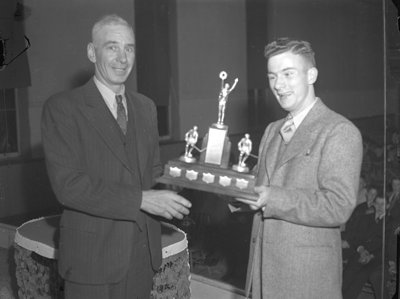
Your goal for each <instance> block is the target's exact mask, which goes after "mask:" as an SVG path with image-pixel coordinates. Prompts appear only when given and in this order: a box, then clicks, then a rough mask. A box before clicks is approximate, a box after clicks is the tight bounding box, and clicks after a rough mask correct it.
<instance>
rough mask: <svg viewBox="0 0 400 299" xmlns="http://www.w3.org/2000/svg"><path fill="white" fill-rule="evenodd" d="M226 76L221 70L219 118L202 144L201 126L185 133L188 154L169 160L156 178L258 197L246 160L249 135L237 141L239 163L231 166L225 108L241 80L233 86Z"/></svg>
mask: <svg viewBox="0 0 400 299" xmlns="http://www.w3.org/2000/svg"><path fill="white" fill-rule="evenodd" d="M227 77H228V74H227V73H226V72H225V71H222V72H220V74H219V78H220V79H221V90H220V92H219V95H218V120H217V122H216V123H213V124H212V125H211V126H210V127H209V128H208V133H206V134H205V136H204V137H203V139H202V143H201V147H200V148H198V147H197V146H196V144H197V141H198V137H199V134H198V127H197V126H194V127H193V128H192V129H190V130H189V131H187V132H186V134H185V142H186V145H185V154H183V155H182V156H180V157H179V158H177V159H172V160H169V161H168V162H167V164H166V165H165V166H164V173H163V175H162V176H161V177H160V178H158V179H157V181H158V182H159V183H164V184H169V185H177V186H180V187H184V188H189V189H196V190H201V191H207V192H212V193H216V194H222V195H227V196H231V197H234V198H247V199H250V200H257V199H258V194H256V193H255V192H254V185H255V175H254V174H253V173H251V171H250V170H249V167H248V166H247V165H246V163H245V162H246V160H247V158H248V157H249V156H253V155H251V149H252V142H251V140H250V135H249V134H245V136H244V137H243V138H242V140H241V141H240V142H239V143H238V148H239V152H240V157H239V161H238V164H237V165H234V166H232V167H230V166H229V159H230V153H231V142H230V140H229V137H228V126H227V125H226V124H224V118H225V109H226V104H227V102H228V97H229V95H230V93H231V92H232V91H233V90H234V88H235V87H236V85H237V83H238V81H239V80H238V79H237V78H236V79H235V80H234V82H233V84H232V86H231V85H230V84H229V83H226V82H225V80H226V79H227ZM194 150H196V151H197V152H199V153H200V157H199V158H198V160H197V159H196V158H195V157H194V156H193V151H194ZM253 157H255V156H253Z"/></svg>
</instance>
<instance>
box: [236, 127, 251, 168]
mask: <svg viewBox="0 0 400 299" xmlns="http://www.w3.org/2000/svg"><path fill="white" fill-rule="evenodd" d="M238 149H239V152H240V155H239V161H238V164H236V165H233V166H232V169H233V170H235V171H237V172H246V173H247V172H249V167H247V165H246V163H245V162H246V160H247V158H248V157H249V156H250V155H251V150H252V142H251V140H250V134H244V137H243V138H242V139H241V140H240V141H239V143H238Z"/></svg>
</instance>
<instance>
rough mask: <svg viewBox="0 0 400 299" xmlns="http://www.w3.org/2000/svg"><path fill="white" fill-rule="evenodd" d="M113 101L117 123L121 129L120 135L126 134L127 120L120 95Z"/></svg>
mask: <svg viewBox="0 0 400 299" xmlns="http://www.w3.org/2000/svg"><path fill="white" fill-rule="evenodd" d="M115 99H116V100H117V123H118V125H119V127H120V128H121V130H122V133H124V134H126V128H127V125H128V119H127V117H126V111H125V107H124V104H122V95H120V94H117V95H116V96H115Z"/></svg>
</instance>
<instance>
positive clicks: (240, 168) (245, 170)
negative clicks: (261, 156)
mask: <svg viewBox="0 0 400 299" xmlns="http://www.w3.org/2000/svg"><path fill="white" fill-rule="evenodd" d="M232 169H233V170H235V171H237V172H243V173H248V172H249V168H248V167H247V166H241V165H233V166H232Z"/></svg>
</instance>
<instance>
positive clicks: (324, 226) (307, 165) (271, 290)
mask: <svg viewBox="0 0 400 299" xmlns="http://www.w3.org/2000/svg"><path fill="white" fill-rule="evenodd" d="M264 54H265V58H266V60H267V68H268V73H267V78H268V81H269V86H270V88H271V90H272V93H273V94H274V96H275V97H276V99H277V101H278V103H279V105H280V106H281V107H282V109H283V110H285V111H286V112H288V116H287V117H286V118H285V119H280V120H278V121H275V122H272V123H270V124H269V125H268V126H267V128H266V130H265V133H264V135H263V137H262V140H261V143H260V148H259V155H258V156H259V159H258V164H257V181H256V187H255V188H254V190H255V192H256V193H258V195H259V197H258V200H254V201H253V200H247V199H241V198H238V199H237V200H239V201H240V202H242V203H246V204H248V205H249V206H250V207H251V208H252V209H254V210H257V211H258V212H257V214H256V216H255V218H254V224H253V232H252V240H253V241H252V242H251V244H254V249H253V248H252V249H251V252H253V250H254V254H253V255H251V256H253V258H251V260H252V261H251V264H250V265H252V266H251V270H250V273H252V274H251V275H252V296H253V297H252V298H254V299H257V298H274V299H279V298H297V299H302V298H303V299H321V298H330V299H339V298H342V294H341V288H342V248H341V237H340V225H342V224H343V223H345V222H346V221H347V220H348V218H349V217H350V215H351V213H352V211H353V209H354V207H355V205H356V200H357V191H358V187H359V178H360V170H361V160H362V150H363V147H362V138H361V134H360V132H359V130H358V129H357V128H356V127H355V126H354V125H353V124H352V123H351V122H350V121H349V120H347V119H346V118H344V117H343V116H341V115H339V114H338V113H336V112H334V111H332V110H331V109H329V108H328V107H327V106H326V105H325V104H324V102H323V101H322V99H320V98H318V97H317V96H316V94H315V90H314V83H315V82H316V81H317V77H318V70H317V68H316V63H315V57H314V51H313V49H312V48H311V45H310V43H309V42H307V41H301V40H295V39H290V38H280V39H278V40H276V41H274V42H271V43H270V44H268V45H267V46H266V48H265V52H264Z"/></svg>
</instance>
